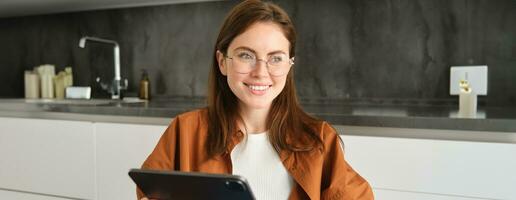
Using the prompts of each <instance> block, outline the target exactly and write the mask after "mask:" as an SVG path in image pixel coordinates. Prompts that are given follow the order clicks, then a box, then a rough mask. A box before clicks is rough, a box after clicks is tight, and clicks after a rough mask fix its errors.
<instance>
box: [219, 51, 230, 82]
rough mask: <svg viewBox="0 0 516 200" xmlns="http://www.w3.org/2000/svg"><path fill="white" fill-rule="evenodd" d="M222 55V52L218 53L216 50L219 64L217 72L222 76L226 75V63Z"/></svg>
mask: <svg viewBox="0 0 516 200" xmlns="http://www.w3.org/2000/svg"><path fill="white" fill-rule="evenodd" d="M224 60H225V59H224V54H223V53H222V52H220V51H219V50H217V62H218V64H219V70H220V73H221V74H222V75H224V76H226V75H227V73H228V72H227V67H226V62H224Z"/></svg>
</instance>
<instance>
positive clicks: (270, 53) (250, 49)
mask: <svg viewBox="0 0 516 200" xmlns="http://www.w3.org/2000/svg"><path fill="white" fill-rule="evenodd" d="M235 50H246V51H250V52H252V53H254V54H256V51H255V50H254V49H252V48H250V47H246V46H240V47H237V48H235ZM277 53H283V54H287V53H285V52H284V51H282V50H276V51H272V52H269V53H268V54H267V55H273V54H277Z"/></svg>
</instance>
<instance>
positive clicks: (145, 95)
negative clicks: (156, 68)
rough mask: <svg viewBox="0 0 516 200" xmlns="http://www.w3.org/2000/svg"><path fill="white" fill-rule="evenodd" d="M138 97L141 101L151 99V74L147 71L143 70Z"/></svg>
mask: <svg viewBox="0 0 516 200" xmlns="http://www.w3.org/2000/svg"><path fill="white" fill-rule="evenodd" d="M138 96H139V97H140V99H146V100H150V99H151V92H150V80H149V74H148V73H147V71H146V70H145V69H142V78H141V80H140V92H139V93H138Z"/></svg>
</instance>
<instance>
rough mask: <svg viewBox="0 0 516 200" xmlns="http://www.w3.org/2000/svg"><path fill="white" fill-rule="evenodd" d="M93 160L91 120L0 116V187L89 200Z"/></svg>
mask: <svg viewBox="0 0 516 200" xmlns="http://www.w3.org/2000/svg"><path fill="white" fill-rule="evenodd" d="M94 156H95V155H94V134H93V123H91V122H78V121H66V120H44V119H23V118H0V158H1V159H0V189H3V190H16V191H19V192H24V191H25V192H31V193H35V194H43V195H54V196H60V197H65V198H66V197H69V198H79V199H93V198H94V197H95V179H94V178H95V176H94V175H95V172H94V169H95V168H94V166H95V157H94ZM3 195H8V196H13V195H22V194H16V193H13V192H8V191H2V193H0V199H10V198H7V197H5V196H3ZM37 198H39V197H37ZM37 198H36V197H35V198H34V199H37ZM41 198H43V197H41ZM45 198H46V197H45ZM49 198H50V197H49ZM15 199H19V198H15ZM31 199H32V198H31ZM43 199H44V198H43Z"/></svg>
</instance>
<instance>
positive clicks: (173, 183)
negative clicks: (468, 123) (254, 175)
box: [129, 169, 255, 200]
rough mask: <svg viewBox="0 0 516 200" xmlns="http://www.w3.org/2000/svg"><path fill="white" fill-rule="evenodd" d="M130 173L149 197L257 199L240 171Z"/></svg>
mask: <svg viewBox="0 0 516 200" xmlns="http://www.w3.org/2000/svg"><path fill="white" fill-rule="evenodd" d="M129 176H130V177H131V179H133V181H134V182H135V183H136V185H137V186H138V187H139V188H140V190H141V191H142V192H143V193H144V194H145V196H147V198H149V199H160V200H161V199H167V200H169V199H171V200H176V199H177V200H207V199H224V200H226V199H227V200H233V199H234V200H254V199H255V198H254V196H253V193H252V191H251V188H250V187H249V184H248V183H247V180H246V179H245V178H243V177H241V176H237V175H228V174H206V173H197V172H180V171H158V170H144V169H131V170H130V171H129Z"/></svg>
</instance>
